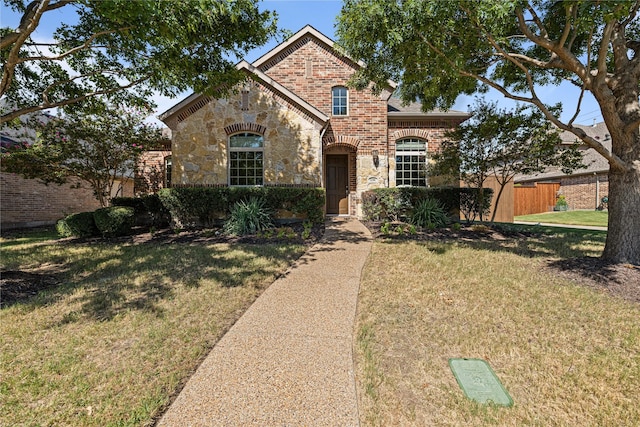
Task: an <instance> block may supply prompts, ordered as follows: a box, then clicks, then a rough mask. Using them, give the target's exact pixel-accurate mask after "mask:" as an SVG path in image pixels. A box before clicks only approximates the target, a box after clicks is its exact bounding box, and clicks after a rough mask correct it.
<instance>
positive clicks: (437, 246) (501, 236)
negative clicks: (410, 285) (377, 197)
mask: <svg viewBox="0 0 640 427" xmlns="http://www.w3.org/2000/svg"><path fill="white" fill-rule="evenodd" d="M378 236H379V237H380V238H384V239H385V241H387V242H403V241H406V240H414V241H417V242H420V243H421V244H425V245H430V246H431V249H432V251H437V252H438V253H444V252H446V251H448V250H450V249H451V248H452V247H453V245H464V246H466V247H470V248H474V249H479V250H488V251H493V252H509V253H514V254H517V255H520V256H526V257H545V258H576V257H585V256H589V257H596V256H599V255H600V253H601V249H600V248H601V247H603V246H604V241H605V239H606V232H604V231H592V230H576V229H563V228H551V227H529V228H525V227H522V226H520V227H513V226H510V225H502V224H495V225H491V226H480V227H463V228H461V229H460V230H453V229H437V230H433V231H424V232H418V233H416V234H414V235H408V234H405V235H403V236H393V235H392V236H385V235H380V234H378Z"/></svg>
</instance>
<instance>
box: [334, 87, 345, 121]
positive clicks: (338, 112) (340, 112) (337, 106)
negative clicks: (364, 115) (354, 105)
mask: <svg viewBox="0 0 640 427" xmlns="http://www.w3.org/2000/svg"><path fill="white" fill-rule="evenodd" d="M348 98H349V97H348V91H347V88H346V87H334V88H333V89H332V90H331V99H332V106H333V108H332V115H334V116H346V115H347V114H348Z"/></svg>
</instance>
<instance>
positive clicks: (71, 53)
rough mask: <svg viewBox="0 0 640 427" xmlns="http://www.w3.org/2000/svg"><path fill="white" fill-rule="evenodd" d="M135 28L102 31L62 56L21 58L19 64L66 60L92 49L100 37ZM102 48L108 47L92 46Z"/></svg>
mask: <svg viewBox="0 0 640 427" xmlns="http://www.w3.org/2000/svg"><path fill="white" fill-rule="evenodd" d="M131 28H133V27H123V28H118V29H117V30H105V31H100V32H98V33H95V34H92V35H91V37H89V38H88V39H87V40H86V41H85V42H84V43H83V44H81V45H79V46H76V47H74V48H72V49H69V50H68V51H66V52H64V53H61V54H60V55H57V56H29V57H26V58H20V59H19V61H18V63H22V62H27V61H60V60H62V59H64V58H66V57H67V56H70V55H73V54H74V53H76V52H79V51H81V50H83V49H87V48H89V47H90V45H91V42H92V41H93V40H95V39H96V38H98V37H100V36H104V35H106V34H112V33H117V32H118V31H123V30H128V29H131ZM100 47H107V46H91V48H100Z"/></svg>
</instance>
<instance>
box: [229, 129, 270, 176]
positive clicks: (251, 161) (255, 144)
mask: <svg viewBox="0 0 640 427" xmlns="http://www.w3.org/2000/svg"><path fill="white" fill-rule="evenodd" d="M263 173H264V138H263V137H262V135H258V134H255V133H249V132H244V133H238V134H235V135H231V136H230V137H229V185H237V186H251V185H263V183H264V178H263Z"/></svg>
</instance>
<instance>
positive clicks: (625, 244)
mask: <svg viewBox="0 0 640 427" xmlns="http://www.w3.org/2000/svg"><path fill="white" fill-rule="evenodd" d="M631 165H632V167H631V168H630V169H627V170H623V171H619V170H617V171H613V170H612V171H610V172H609V229H608V233H607V242H606V245H605V248H604V253H603V254H602V257H603V258H605V259H607V260H610V261H612V262H626V263H631V264H635V265H640V160H636V161H635V162H633V163H632V164H631Z"/></svg>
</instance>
